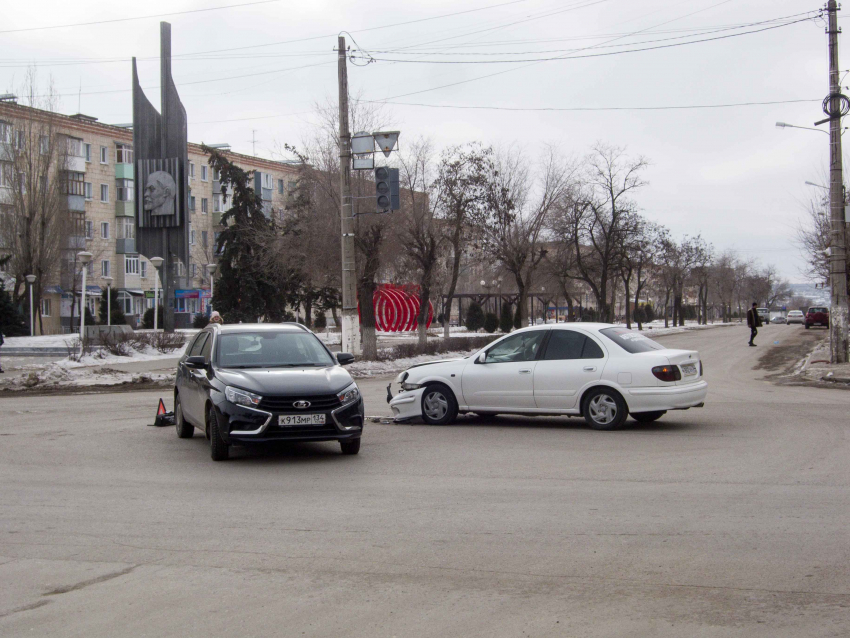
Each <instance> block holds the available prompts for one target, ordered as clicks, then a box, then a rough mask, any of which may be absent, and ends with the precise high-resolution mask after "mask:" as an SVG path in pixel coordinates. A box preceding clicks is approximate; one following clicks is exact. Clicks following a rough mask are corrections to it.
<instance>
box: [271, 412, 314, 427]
mask: <svg viewBox="0 0 850 638" xmlns="http://www.w3.org/2000/svg"><path fill="white" fill-rule="evenodd" d="M277 424H278V425H324V424H325V415H324V414H281V415H279V416H278V417H277Z"/></svg>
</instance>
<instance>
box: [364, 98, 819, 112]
mask: <svg viewBox="0 0 850 638" xmlns="http://www.w3.org/2000/svg"><path fill="white" fill-rule="evenodd" d="M822 99H823V98H815V99H811V100H771V101H767V102H733V103H727V104H688V105H681V106H672V105H669V106H570V107H548V106H542V107H521V106H516V107H515V106H490V105H482V106H478V105H461V104H421V103H417V102H392V101H388V100H363V101H364V102H367V103H370V104H392V105H396V106H421V107H426V108H435V109H470V110H485V111H529V112H530V111H533V112H539V111H674V110H690V109H722V108H731V107H737V106H764V105H770V104H797V103H800V102H821V101H822Z"/></svg>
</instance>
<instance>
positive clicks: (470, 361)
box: [387, 323, 708, 430]
mask: <svg viewBox="0 0 850 638" xmlns="http://www.w3.org/2000/svg"><path fill="white" fill-rule="evenodd" d="M396 382H397V383H398V384H400V386H401V391H400V392H399V393H398V394H396V395H393V394H392V391H391V388H392V384H391V385H390V386H388V387H387V401H388V402H389V404H390V408H391V409H392V411H393V416H394V418H395V420H396V421H407V420H410V419H419V418H421V419H422V420H423V421H424V422H425V423H427V424H431V425H444V424H449V423H452V422H454V420H455V418H456V417H457V415H458V414H465V413H468V412H474V413H475V414H479V415H494V414H525V415H569V416H583V417H584V418H585V420H586V421H587V423H588V425H590V427H592V428H594V429H597V430H615V429H617V428H619V427H620V426H622V425H623V423H624V422H625V421H626V418H627V417H628V416H629V415H631V416H632V417H633V418H634V419H636V420H637V421H640V422H644V423H646V422H650V421H655V420H656V419H658V418H660V417H661V416H663V415H664V414H665V413H666V412H667V411H668V410H687V409H689V408H695V407H702V405H703V403H704V401H705V397H706V394H707V392H708V384H707V383H706V381H705V379H704V378H703V367H702V361H700V358H699V353H698V352H697V351H695V350H671V349H668V348H665V347H664V346H662V345H660V344H658V343H656V342H654V341H652V340H651V339H649V338H647V337H646V336H645V335H644V334H643V333H641V332H633V331H631V330H627V329H625V328H619V327H616V326H612V325H611V324H598V323H569V324H549V325H544V326H534V327H529V328H523V329H522V330H517V331H515V332H512V333H510V334H508V335H505V336H504V337H502V338H501V339H499V340H497V341H495V342H493V343H492V344H490V345H488V346H487V347H485V348H482V349H481V350H479V351H478V352H476V353H474V354H472V355H470V356H468V357H465V358H463V359H449V360H444V361H434V362H431V363H424V364H420V365H416V366H413V367H412V368H409V369H407V370H405V371H404V372H402V373H401V374H400V375H399V376H398V377H397V378H396Z"/></svg>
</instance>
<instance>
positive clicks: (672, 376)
mask: <svg viewBox="0 0 850 638" xmlns="http://www.w3.org/2000/svg"><path fill="white" fill-rule="evenodd" d="M652 374H654V375H655V378H656V379H660V380H661V381H679V380H681V378H682V373H681V372H679V368H677V367H676V366H655V367H654V368H653V369H652Z"/></svg>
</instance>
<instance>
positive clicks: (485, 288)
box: [481, 279, 491, 312]
mask: <svg viewBox="0 0 850 638" xmlns="http://www.w3.org/2000/svg"><path fill="white" fill-rule="evenodd" d="M481 287H482V288H483V289H484V290H486V291H487V301H486V303H485V304H484V308H485V310H484V312H487V311H488V310H489V309H490V288H491V285H490V284H488V283H487V280H486V279H482V280H481Z"/></svg>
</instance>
